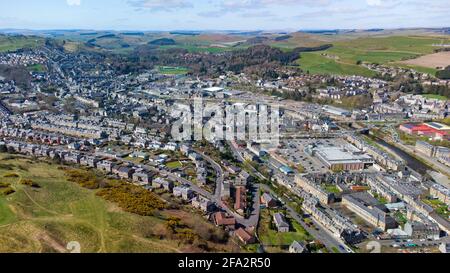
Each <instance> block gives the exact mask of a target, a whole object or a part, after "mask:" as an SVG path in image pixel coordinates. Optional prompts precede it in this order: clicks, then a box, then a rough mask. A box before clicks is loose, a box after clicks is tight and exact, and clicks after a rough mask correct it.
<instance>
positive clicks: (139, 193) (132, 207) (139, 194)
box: [97, 181, 165, 216]
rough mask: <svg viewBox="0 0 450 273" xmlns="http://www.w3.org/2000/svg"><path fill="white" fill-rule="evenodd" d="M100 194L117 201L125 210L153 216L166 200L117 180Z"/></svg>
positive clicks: (99, 194) (99, 193) (109, 199)
mask: <svg viewBox="0 0 450 273" xmlns="http://www.w3.org/2000/svg"><path fill="white" fill-rule="evenodd" d="M97 195H98V196H101V197H103V198H104V199H106V200H108V201H111V202H114V203H116V204H117V205H118V206H119V207H120V208H122V209H123V210H125V211H127V212H130V213H135V214H138V215H142V216H152V215H154V212H155V210H160V209H163V208H164V207H165V204H164V202H163V201H162V200H161V199H159V197H158V196H156V195H155V194H154V193H152V192H149V191H148V190H146V189H144V188H141V187H139V186H135V185H132V184H126V183H125V182H121V181H116V182H115V183H114V185H111V184H110V186H109V187H106V188H103V189H101V190H100V191H99V192H97Z"/></svg>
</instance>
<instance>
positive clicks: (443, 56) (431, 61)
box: [402, 51, 450, 69]
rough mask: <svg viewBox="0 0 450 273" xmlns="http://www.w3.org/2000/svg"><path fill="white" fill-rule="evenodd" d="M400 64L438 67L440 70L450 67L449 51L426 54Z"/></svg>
mask: <svg viewBox="0 0 450 273" xmlns="http://www.w3.org/2000/svg"><path fill="white" fill-rule="evenodd" d="M402 63H405V64H409V65H415V66H423V67H428V68H438V67H439V68H440V69H442V68H445V67H447V66H449V65H450V51H444V52H439V53H434V54H428V55H424V56H421V57H419V58H417V59H411V60H407V61H403V62H402Z"/></svg>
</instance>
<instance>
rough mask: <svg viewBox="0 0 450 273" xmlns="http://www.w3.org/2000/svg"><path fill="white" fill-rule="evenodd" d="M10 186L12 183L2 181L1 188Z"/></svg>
mask: <svg viewBox="0 0 450 273" xmlns="http://www.w3.org/2000/svg"><path fill="white" fill-rule="evenodd" d="M9 186H11V184H9V183H6V182H0V188H8V187H9Z"/></svg>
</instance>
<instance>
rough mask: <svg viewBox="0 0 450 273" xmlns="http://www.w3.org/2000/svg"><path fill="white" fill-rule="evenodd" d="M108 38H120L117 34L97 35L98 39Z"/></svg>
mask: <svg viewBox="0 0 450 273" xmlns="http://www.w3.org/2000/svg"><path fill="white" fill-rule="evenodd" d="M107 38H109V39H110V38H118V37H117V36H116V35H115V34H105V35H102V36H99V37H97V39H107Z"/></svg>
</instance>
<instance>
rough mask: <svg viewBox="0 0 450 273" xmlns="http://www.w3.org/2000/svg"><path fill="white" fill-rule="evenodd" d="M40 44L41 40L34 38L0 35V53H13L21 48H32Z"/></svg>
mask: <svg viewBox="0 0 450 273" xmlns="http://www.w3.org/2000/svg"><path fill="white" fill-rule="evenodd" d="M42 43H43V42H42V39H38V38H35V37H21V36H20V37H11V36H8V37H6V36H1V35H0V52H6V51H15V50H18V49H21V48H33V47H36V46H39V45H41V44H42Z"/></svg>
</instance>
